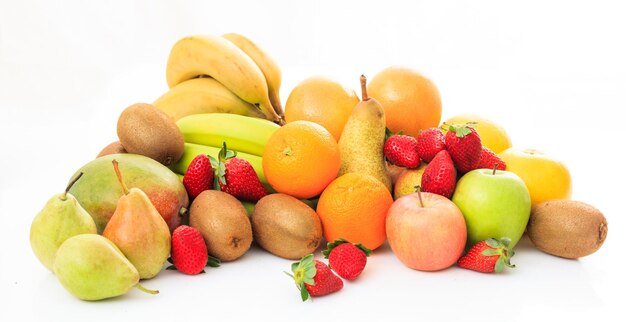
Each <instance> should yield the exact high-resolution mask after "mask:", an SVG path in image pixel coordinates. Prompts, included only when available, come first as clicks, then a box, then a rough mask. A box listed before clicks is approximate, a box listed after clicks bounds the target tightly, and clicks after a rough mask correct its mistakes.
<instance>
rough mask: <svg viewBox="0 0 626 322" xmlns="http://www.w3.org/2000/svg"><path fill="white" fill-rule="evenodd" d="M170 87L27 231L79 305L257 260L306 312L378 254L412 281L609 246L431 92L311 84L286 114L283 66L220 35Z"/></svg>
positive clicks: (201, 41)
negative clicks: (268, 262) (284, 281)
mask: <svg viewBox="0 0 626 322" xmlns="http://www.w3.org/2000/svg"><path fill="white" fill-rule="evenodd" d="M166 78H167V83H168V85H169V87H170V89H169V91H168V92H167V93H165V94H163V95H162V96H161V97H159V98H157V99H156V100H155V101H154V102H153V103H152V104H148V103H138V104H133V105H131V106H129V107H128V108H126V109H125V110H124V111H123V112H122V113H121V115H120V116H119V119H118V123H117V134H118V138H119V141H116V142H113V143H111V144H110V145H108V146H106V147H105V148H104V149H102V151H101V152H100V153H99V154H98V156H97V157H96V158H95V159H94V160H91V161H89V162H87V163H86V164H85V165H84V166H83V167H81V168H80V169H78V170H77V171H76V173H75V174H74V175H72V176H71V177H70V179H69V183H68V185H67V188H66V189H65V191H64V192H62V193H60V194H58V195H55V196H53V197H52V198H51V199H50V200H49V201H48V203H47V204H46V205H45V206H44V207H43V209H42V210H41V212H40V213H39V214H37V215H36V217H35V218H34V220H33V222H32V225H31V231H30V242H31V245H32V249H33V252H34V253H35V255H36V256H37V258H38V259H39V260H40V261H41V263H42V264H43V265H44V266H45V267H47V268H48V269H49V270H51V271H52V272H53V273H54V274H55V275H56V276H57V277H58V279H59V281H60V282H61V284H62V285H63V286H64V287H65V288H66V289H67V290H68V291H69V292H70V293H72V294H73V295H75V296H76V297H78V298H80V299H83V300H100V299H105V298H110V297H115V296H119V295H122V294H125V293H126V292H128V291H129V290H130V289H131V288H133V287H135V288H138V289H140V290H143V291H145V292H148V293H157V292H158V291H152V290H147V289H145V288H143V287H142V286H141V285H140V284H139V281H140V280H142V279H150V278H154V277H155V276H157V275H158V274H159V273H160V272H161V271H162V270H163V269H164V267H167V268H168V269H176V270H178V271H180V272H181V273H184V274H189V275H196V274H199V273H202V272H204V269H205V267H206V266H211V267H216V266H219V265H220V263H221V262H230V261H234V260H237V259H238V258H240V257H241V256H243V255H244V254H245V253H246V252H247V251H248V250H249V249H250V247H251V245H252V243H256V244H257V245H258V246H259V247H261V248H262V249H264V250H266V251H267V252H268V253H271V254H273V255H275V256H279V257H281V258H285V259H289V260H298V262H295V263H293V264H292V266H291V270H290V273H287V274H288V275H290V276H291V277H293V279H294V281H295V284H296V286H297V288H298V289H299V290H300V294H301V298H302V300H306V299H308V298H309V297H310V296H322V295H326V294H330V293H333V292H336V291H339V290H341V289H343V286H344V282H343V281H344V280H346V281H352V280H354V279H356V278H357V277H358V276H359V275H360V274H361V272H362V271H363V270H364V269H365V266H366V263H367V257H368V256H370V255H371V254H372V252H373V251H375V250H376V249H377V248H378V247H380V246H381V245H382V244H383V243H384V242H385V241H387V242H388V243H389V245H390V247H391V249H392V251H393V253H394V254H395V255H396V256H397V257H398V259H399V260H400V261H401V262H402V263H404V265H406V266H407V267H410V268H412V269H415V270H420V271H440V270H444V269H446V268H449V267H451V266H453V265H457V266H459V267H462V268H467V269H471V270H475V271H479V272H499V271H501V270H502V269H503V268H504V267H506V266H509V267H513V266H514V265H513V264H511V257H512V256H513V254H514V247H515V245H516V244H517V243H518V241H519V240H520V238H522V236H523V234H524V233H527V235H528V237H529V238H530V240H531V241H532V243H533V244H534V245H535V246H536V247H537V248H538V249H540V250H542V251H544V252H546V253H549V254H552V255H555V256H559V257H563V258H570V259H575V258H579V257H582V256H587V255H589V254H592V253H594V252H595V251H596V250H598V249H599V248H600V247H601V245H602V244H603V242H604V240H605V238H606V235H607V230H608V228H607V222H606V219H605V217H604V216H603V214H602V213H601V212H600V211H598V210H597V209H596V208H594V207H592V206H590V205H588V204H585V203H582V202H579V201H573V200H569V198H570V195H571V179H570V174H569V171H568V169H567V167H566V166H565V165H564V164H563V163H562V162H560V161H558V160H555V159H553V158H551V157H550V156H549V155H546V154H543V153H541V152H539V151H535V150H521V149H517V148H515V147H512V144H511V141H510V139H509V137H508V135H507V133H506V132H505V131H504V129H503V128H502V127H500V126H498V125H497V124H495V123H494V122H492V121H490V120H488V119H485V118H481V117H478V116H475V115H459V116H457V117H453V118H451V119H448V120H446V121H445V122H441V100H440V97H439V92H438V91H437V88H436V87H435V85H434V84H433V83H432V82H431V81H430V80H429V79H427V78H425V77H423V76H422V75H420V74H419V73H417V72H415V71H414V70H412V69H409V68H403V67H390V68H387V69H385V70H383V71H381V72H380V73H379V74H377V75H376V76H375V77H373V78H372V80H371V81H370V82H369V84H368V82H367V79H366V78H365V76H361V78H360V87H361V88H360V89H361V97H358V96H357V94H356V92H355V91H354V90H351V89H349V88H346V87H344V86H342V85H341V84H339V83H337V82H336V81H334V80H332V79H329V78H323V77H312V78H308V79H306V80H304V81H302V82H301V83H300V84H298V85H297V86H296V87H295V88H294V89H293V90H292V91H291V93H290V95H289V97H288V99H287V102H286V104H285V108H284V112H283V107H282V104H281V100H280V95H279V89H280V85H281V72H280V69H279V68H278V66H277V64H276V63H275V62H274V61H273V60H272V59H271V58H270V57H269V56H268V55H267V54H266V53H265V52H263V51H262V49H260V48H259V47H258V46H257V45H256V44H254V43H253V42H252V41H250V40H249V39H247V38H245V37H243V36H241V35H238V34H226V35H223V36H192V37H186V38H183V39H181V40H179V41H178V42H177V43H176V44H175V45H174V46H173V48H172V51H171V53H170V56H169V60H168V62H167V75H166ZM323 241H325V242H326V246H327V248H326V250H325V251H323V252H322V254H323V256H324V257H325V258H327V261H328V264H326V263H325V262H324V261H323V260H321V259H319V260H318V259H315V257H316V252H318V249H319V248H320V245H321V244H322V243H323ZM322 254H317V256H321V255H322ZM372 256H375V255H372ZM167 261H169V262H170V263H171V264H172V265H168V264H166V262H167ZM281 270H283V271H284V270H285V269H284V268H277V272H280V271H281Z"/></svg>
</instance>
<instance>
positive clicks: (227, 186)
mask: <svg viewBox="0 0 626 322" xmlns="http://www.w3.org/2000/svg"><path fill="white" fill-rule="evenodd" d="M217 178H218V180H217V181H218V184H219V187H220V190H222V191H224V192H226V193H228V194H230V195H232V196H234V197H235V198H237V199H239V200H246V201H251V202H257V201H259V199H261V198H263V197H264V196H265V195H267V191H266V190H265V187H263V185H262V184H261V181H260V180H259V177H258V176H257V174H256V172H255V171H254V168H253V167H252V165H251V164H250V162H248V161H246V160H244V159H240V158H237V152H234V151H232V150H228V149H227V148H226V142H224V146H223V147H222V149H221V150H220V153H219V161H218V165H217Z"/></svg>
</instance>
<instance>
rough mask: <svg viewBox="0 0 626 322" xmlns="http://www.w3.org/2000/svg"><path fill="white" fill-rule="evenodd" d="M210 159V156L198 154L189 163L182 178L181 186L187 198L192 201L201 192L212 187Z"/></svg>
mask: <svg viewBox="0 0 626 322" xmlns="http://www.w3.org/2000/svg"><path fill="white" fill-rule="evenodd" d="M211 159H212V158H211V157H210V156H207V155H204V154H198V155H197V156H196V157H195V158H193V160H191V163H189V166H188V167H187V171H186V172H185V176H184V177H183V185H184V186H185V189H186V190H187V194H188V195H189V198H191V199H194V198H196V197H197V196H198V195H199V194H200V193H201V192H202V191H204V190H209V189H211V188H212V187H213V180H214V174H213V167H212V166H211Z"/></svg>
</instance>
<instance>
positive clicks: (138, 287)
mask: <svg viewBox="0 0 626 322" xmlns="http://www.w3.org/2000/svg"><path fill="white" fill-rule="evenodd" d="M135 288H137V289H138V290H140V291H142V292H144V293H148V294H153V295H154V294H159V290H150V289H147V288H145V287H143V286H141V284H135Z"/></svg>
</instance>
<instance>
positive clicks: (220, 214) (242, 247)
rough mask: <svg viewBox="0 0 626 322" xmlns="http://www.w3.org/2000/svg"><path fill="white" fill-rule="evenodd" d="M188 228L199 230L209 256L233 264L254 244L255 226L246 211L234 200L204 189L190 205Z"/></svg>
mask: <svg viewBox="0 0 626 322" xmlns="http://www.w3.org/2000/svg"><path fill="white" fill-rule="evenodd" d="M189 225H190V226H191V227H194V228H196V229H198V230H199V231H200V233H201V234H202V237H204V242H205V243H206V246H207V249H208V251H209V254H211V255H212V256H215V257H217V258H218V259H219V260H220V261H223V262H230V261H234V260H235V259H237V258H239V257H241V256H243V254H245V253H246V252H247V251H248V249H250V245H251V244H252V226H251V225H250V219H248V214H247V212H246V209H245V208H244V207H243V205H242V204H241V202H239V200H237V199H236V198H235V197H233V196H231V195H229V194H227V193H225V192H222V191H218V190H205V191H203V192H202V193H200V194H199V195H198V196H197V197H196V199H194V201H193V202H192V203H191V207H190V208H189Z"/></svg>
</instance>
